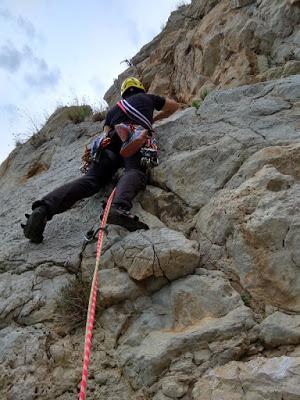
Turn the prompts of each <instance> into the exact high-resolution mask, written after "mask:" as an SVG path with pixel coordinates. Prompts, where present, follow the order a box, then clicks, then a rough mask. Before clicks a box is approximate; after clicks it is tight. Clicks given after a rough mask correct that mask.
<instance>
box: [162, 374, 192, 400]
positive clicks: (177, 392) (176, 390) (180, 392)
mask: <svg viewBox="0 0 300 400" xmlns="http://www.w3.org/2000/svg"><path fill="white" fill-rule="evenodd" d="M187 391H188V385H187V384H184V383H183V382H178V381H176V380H175V379H172V378H168V379H166V380H164V382H163V384H162V392H163V394H165V395H166V396H167V397H170V398H171V399H178V398H180V397H182V396H184V395H185V394H186V392H187Z"/></svg>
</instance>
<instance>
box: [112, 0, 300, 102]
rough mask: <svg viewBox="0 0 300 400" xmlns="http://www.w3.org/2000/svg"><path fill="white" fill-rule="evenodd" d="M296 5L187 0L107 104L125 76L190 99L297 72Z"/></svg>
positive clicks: (299, 22)
mask: <svg viewBox="0 0 300 400" xmlns="http://www.w3.org/2000/svg"><path fill="white" fill-rule="evenodd" d="M299 33H300V7H299V2H297V1H289V0H278V1H276V2H274V1H273V0H264V1H254V0H230V1H229V0H219V1H216V0H192V2H191V4H189V5H185V6H180V7H178V9H177V10H176V11H174V12H173V13H172V14H171V16H170V18H169V20H168V23H167V24H166V27H165V28H164V29H163V30H162V32H161V33H160V34H159V35H158V36H156V37H155V38H154V39H153V41H152V42H150V43H148V44H147V45H146V46H144V47H143V48H142V49H141V50H140V52H139V53H138V54H137V55H136V56H134V57H133V58H132V60H131V63H132V64H133V66H132V67H130V68H129V69H127V70H126V71H125V72H124V73H122V74H121V75H120V76H119V77H118V79H117V80H116V81H115V83H114V85H113V86H112V87H111V88H110V89H109V90H108V92H107V93H106V96H105V99H106V101H107V102H108V103H109V104H111V103H113V102H114V101H115V100H116V99H117V98H118V97H119V93H120V86H121V83H122V81H123V79H125V78H126V77H128V76H130V75H134V76H138V77H139V78H141V79H142V81H143V83H144V84H145V86H146V87H147V89H149V91H150V92H152V93H158V94H161V95H167V96H171V97H175V98H176V99H177V100H179V101H182V102H185V103H191V101H192V100H193V99H201V98H203V97H204V96H205V95H206V94H207V92H208V91H212V90H214V89H215V88H218V89H219V88H223V87H237V86H239V85H242V84H250V83H255V82H259V81H266V80H270V79H278V78H280V77H286V76H289V75H294V74H299V73H300V64H299V63H300V47H299Z"/></svg>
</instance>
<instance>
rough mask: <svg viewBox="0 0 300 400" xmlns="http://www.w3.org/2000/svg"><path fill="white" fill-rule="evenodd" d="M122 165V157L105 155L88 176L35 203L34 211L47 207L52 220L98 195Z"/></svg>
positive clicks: (63, 186)
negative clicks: (81, 201)
mask: <svg viewBox="0 0 300 400" xmlns="http://www.w3.org/2000/svg"><path fill="white" fill-rule="evenodd" d="M104 153H105V152H104ZM110 153H111V152H110ZM121 164H122V160H121V157H119V156H117V155H115V154H110V155H109V156H108V155H107V153H105V154H103V155H102V156H101V159H100V160H99V162H98V163H93V164H92V166H91V167H90V169H89V171H88V173H87V174H86V175H84V176H82V177H81V178H78V179H76V180H74V181H72V182H69V183H67V184H65V185H62V186H60V187H58V188H57V189H55V190H53V191H52V192H50V193H48V194H47V195H46V196H45V197H43V198H42V199H41V200H37V201H35V202H34V203H33V204H32V209H35V208H36V207H38V206H41V205H44V206H46V208H47V218H48V220H50V219H51V218H52V217H53V215H55V214H59V213H62V212H64V211H66V210H68V209H69V208H71V207H72V206H73V205H74V204H75V203H76V201H78V200H81V199H84V198H86V197H90V196H92V195H93V194H95V193H97V192H98V191H99V189H100V188H101V187H103V186H104V185H106V184H107V183H108V182H110V181H111V179H112V176H113V175H114V174H115V172H116V171H117V169H118V168H119V167H120V166H121Z"/></svg>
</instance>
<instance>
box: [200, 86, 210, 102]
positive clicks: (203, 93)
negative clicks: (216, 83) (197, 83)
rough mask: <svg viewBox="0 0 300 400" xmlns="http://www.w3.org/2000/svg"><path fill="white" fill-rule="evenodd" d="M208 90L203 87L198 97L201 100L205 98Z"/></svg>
mask: <svg viewBox="0 0 300 400" xmlns="http://www.w3.org/2000/svg"><path fill="white" fill-rule="evenodd" d="M208 93H209V91H208V89H207V88H204V89H203V91H202V93H201V94H200V98H201V100H202V101H203V100H204V99H205V97H206V96H207V95H208Z"/></svg>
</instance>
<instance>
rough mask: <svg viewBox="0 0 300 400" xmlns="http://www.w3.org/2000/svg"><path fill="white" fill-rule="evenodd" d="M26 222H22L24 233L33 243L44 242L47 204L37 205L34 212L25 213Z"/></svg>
mask: <svg viewBox="0 0 300 400" xmlns="http://www.w3.org/2000/svg"><path fill="white" fill-rule="evenodd" d="M25 217H26V218H27V221H26V224H21V227H22V228H23V232H24V235H25V237H26V238H27V239H30V241H31V242H33V243H42V241H43V239H44V236H43V232H44V230H45V226H46V224H47V209H46V207H45V206H39V207H36V208H35V209H34V210H33V211H32V214H30V215H29V214H25Z"/></svg>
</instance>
